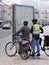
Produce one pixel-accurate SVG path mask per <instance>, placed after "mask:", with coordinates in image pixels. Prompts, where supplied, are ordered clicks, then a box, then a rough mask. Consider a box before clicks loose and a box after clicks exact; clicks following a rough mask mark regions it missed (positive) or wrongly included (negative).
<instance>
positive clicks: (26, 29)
mask: <svg viewBox="0 0 49 65" xmlns="http://www.w3.org/2000/svg"><path fill="white" fill-rule="evenodd" d="M23 25H24V26H22V27H21V29H20V30H19V31H18V32H16V33H15V34H14V35H18V34H20V33H22V41H24V43H25V42H27V41H29V39H30V35H29V33H30V29H29V27H28V21H24V22H23ZM19 46H20V47H19V50H20V49H21V44H20V45H19Z"/></svg>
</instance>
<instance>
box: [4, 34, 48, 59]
mask: <svg viewBox="0 0 49 65" xmlns="http://www.w3.org/2000/svg"><path fill="white" fill-rule="evenodd" d="M47 37H48V39H49V36H44V40H43V39H41V38H40V46H41V41H42V40H43V41H44V43H43V47H42V46H41V50H42V51H43V52H45V54H46V55H47V56H49V44H47V43H48V40H47ZM21 41H22V40H21V36H20V35H19V36H17V39H16V42H8V43H7V44H6V46H5V52H6V54H7V55H8V56H9V57H12V56H15V54H16V53H17V52H18V53H19V51H20V53H19V55H20V56H21V58H22V59H23V60H26V59H28V58H29V57H30V56H31V52H32V51H31V42H30V41H28V42H27V43H25V44H24V45H22V44H21V49H20V50H19V51H18V50H17V43H19V44H20V42H21ZM8 46H10V47H8ZM8 49H9V50H8ZM11 51H12V53H11ZM36 53H37V51H36V52H35V54H36Z"/></svg>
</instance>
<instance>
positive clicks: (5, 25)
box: [2, 23, 11, 29]
mask: <svg viewBox="0 0 49 65" xmlns="http://www.w3.org/2000/svg"><path fill="white" fill-rule="evenodd" d="M2 29H11V25H10V23H4V24H3V25H2Z"/></svg>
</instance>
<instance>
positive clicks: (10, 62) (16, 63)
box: [0, 30, 49, 65]
mask: <svg viewBox="0 0 49 65" xmlns="http://www.w3.org/2000/svg"><path fill="white" fill-rule="evenodd" d="M11 33H12V32H11V30H8V31H7V30H0V65H49V57H47V56H46V55H45V53H44V52H42V51H41V56H40V57H37V56H35V57H34V58H33V57H29V59H28V60H22V59H21V57H20V56H19V54H16V55H15V56H14V57H8V56H7V55H6V53H5V45H6V43H7V42H9V41H12V34H11ZM4 36H5V37H4Z"/></svg>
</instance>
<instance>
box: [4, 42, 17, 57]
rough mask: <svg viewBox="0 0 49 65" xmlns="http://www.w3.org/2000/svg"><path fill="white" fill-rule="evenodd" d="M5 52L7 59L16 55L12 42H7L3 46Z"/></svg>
mask: <svg viewBox="0 0 49 65" xmlns="http://www.w3.org/2000/svg"><path fill="white" fill-rule="evenodd" d="M5 52H6V54H7V55H8V56H9V57H12V56H14V55H15V54H16V53H17V48H16V45H15V44H14V43H13V42H8V43H7V44H6V46H5Z"/></svg>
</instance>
